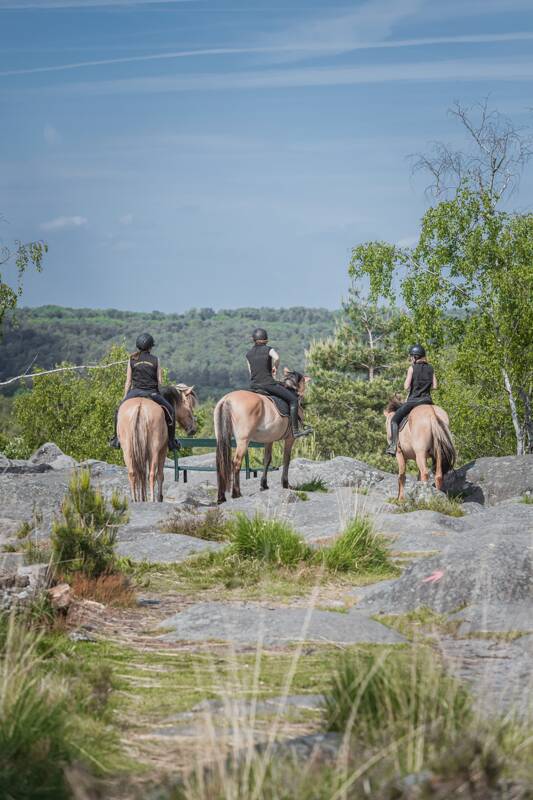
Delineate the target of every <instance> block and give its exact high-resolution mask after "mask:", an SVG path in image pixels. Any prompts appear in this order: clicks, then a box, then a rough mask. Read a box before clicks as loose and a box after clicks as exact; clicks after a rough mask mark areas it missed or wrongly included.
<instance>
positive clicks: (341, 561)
mask: <svg viewBox="0 0 533 800" xmlns="http://www.w3.org/2000/svg"><path fill="white" fill-rule="evenodd" d="M315 558H317V559H319V560H320V561H322V563H324V565H325V566H326V567H327V568H328V569H329V570H331V571H332V572H365V573H369V574H373V575H383V574H390V573H392V574H394V572H395V571H396V568H395V566H394V565H393V563H392V561H391V559H390V556H389V552H388V549H387V544H386V539H385V538H384V537H383V536H380V535H379V534H377V533H376V532H375V531H374V526H373V523H372V520H371V519H370V518H369V517H361V516H357V517H355V518H354V519H353V520H351V522H349V523H348V526H347V527H346V529H345V530H344V532H343V533H342V534H341V535H340V536H339V537H338V539H336V540H335V541H334V542H333V544H331V545H330V546H328V547H324V548H322V549H321V550H319V551H318V553H317V554H316V556H315Z"/></svg>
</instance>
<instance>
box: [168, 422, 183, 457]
mask: <svg viewBox="0 0 533 800" xmlns="http://www.w3.org/2000/svg"><path fill="white" fill-rule="evenodd" d="M168 449H169V450H181V442H180V441H179V439H176V423H175V421H174V420H172V422H169V423H168Z"/></svg>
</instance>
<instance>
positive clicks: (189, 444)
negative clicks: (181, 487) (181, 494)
mask: <svg viewBox="0 0 533 800" xmlns="http://www.w3.org/2000/svg"><path fill="white" fill-rule="evenodd" d="M180 442H181V446H182V448H183V449H185V448H188V449H190V450H192V449H194V448H195V447H210V448H213V449H216V446H217V440H216V439H187V438H185V439H182V438H181V436H180ZM231 446H232V447H236V442H235V439H232V440H231ZM250 447H253V448H254V449H256V450H260V449H261V448H263V449H264V447H265V445H264V444H261V443H260V442H248V448H250ZM173 454H174V480H175V481H179V479H180V472H183V483H187V473H188V472H189V471H191V472H216V471H217V470H216V467H201V466H198V467H196V466H189V465H187V466H184V467H182V466H180V456H179V454H180V451H179V450H174V451H173ZM258 471H259V470H258V468H257V467H251V466H250V457H249V455H248V450H247V451H246V455H245V456H244V467H243V468H242V469H241V472H246V478H247V479H248V478H249V477H250V475H252V474H253V476H254V478H257V473H258Z"/></svg>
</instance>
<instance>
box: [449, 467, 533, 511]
mask: <svg viewBox="0 0 533 800" xmlns="http://www.w3.org/2000/svg"><path fill="white" fill-rule="evenodd" d="M444 489H445V491H446V492H447V493H448V494H452V495H460V496H461V497H462V498H463V499H464V500H465V501H466V502H469V501H472V500H473V501H475V502H477V503H483V504H484V505H495V504H496V503H500V502H501V501H502V500H507V499H509V498H511V497H522V496H523V495H524V494H526V493H528V492H529V493H531V492H533V455H527V456H501V457H500V458H478V459H476V460H475V461H471V462H470V463H469V464H465V466H464V467H460V468H459V469H456V470H453V471H452V472H450V473H449V474H448V475H447V476H446V478H445V481H444Z"/></svg>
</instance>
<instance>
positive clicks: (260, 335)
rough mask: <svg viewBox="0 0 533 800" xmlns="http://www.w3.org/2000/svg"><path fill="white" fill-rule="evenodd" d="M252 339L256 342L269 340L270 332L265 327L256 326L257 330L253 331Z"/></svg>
mask: <svg viewBox="0 0 533 800" xmlns="http://www.w3.org/2000/svg"><path fill="white" fill-rule="evenodd" d="M252 339H253V340H254V342H262V341H265V342H266V341H267V340H268V333H267V332H266V330H265V329H264V328H256V329H255V331H254V332H253V333H252Z"/></svg>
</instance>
